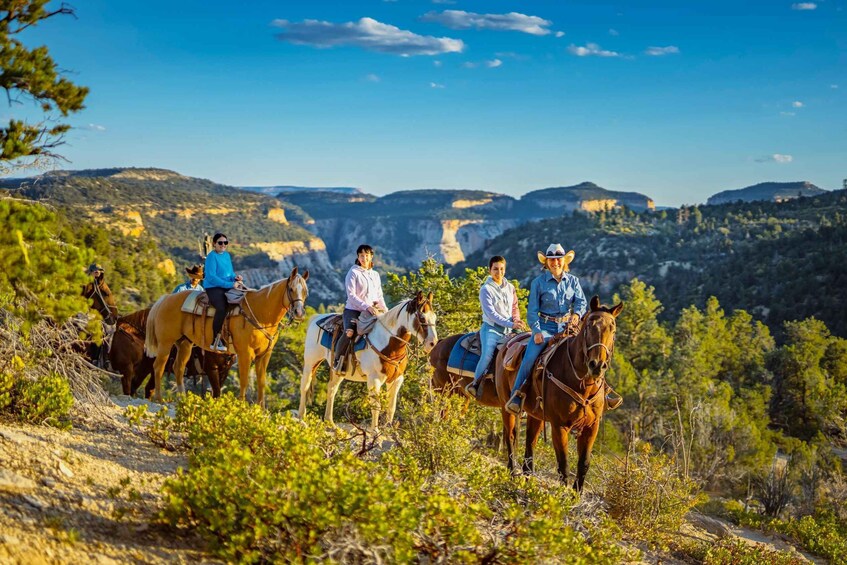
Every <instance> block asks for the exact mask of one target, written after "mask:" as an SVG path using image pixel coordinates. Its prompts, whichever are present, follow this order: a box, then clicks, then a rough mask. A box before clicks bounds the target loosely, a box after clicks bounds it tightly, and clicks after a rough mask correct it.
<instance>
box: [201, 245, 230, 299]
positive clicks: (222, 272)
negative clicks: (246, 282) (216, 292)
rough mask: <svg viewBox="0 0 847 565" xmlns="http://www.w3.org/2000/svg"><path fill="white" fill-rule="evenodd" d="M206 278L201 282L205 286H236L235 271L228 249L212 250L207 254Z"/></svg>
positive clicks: (207, 287)
mask: <svg viewBox="0 0 847 565" xmlns="http://www.w3.org/2000/svg"><path fill="white" fill-rule="evenodd" d="M205 275H206V278H204V279H203V282H202V283H200V284H202V285H203V288H205V289H207V290H208V289H210V288H232V287H234V286H235V271H234V270H233V269H232V258H231V257H230V255H229V252H228V251H224V252H223V253H218V252H217V251H212V252H211V253H209V254H208V255H206V268H205Z"/></svg>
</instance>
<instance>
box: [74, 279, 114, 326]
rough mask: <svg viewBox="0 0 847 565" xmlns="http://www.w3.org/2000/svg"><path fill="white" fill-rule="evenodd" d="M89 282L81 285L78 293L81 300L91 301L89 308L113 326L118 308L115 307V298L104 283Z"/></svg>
mask: <svg viewBox="0 0 847 565" xmlns="http://www.w3.org/2000/svg"><path fill="white" fill-rule="evenodd" d="M96 282H97V284H95V281H90V282H88V283H87V284H85V285H83V287H82V292H81V293H80V294H81V295H82V296H83V298H89V299H91V307H92V308H93V309H94V310H97V311H98V312H99V313H100V315H101V316H102V317H103V321H104V322H106V323H107V324H109V325H110V326H111V325H114V324H115V322H116V321H117V320H118V307H117V306H116V305H115V297H114V295H113V294H112V291H111V290H110V289H109V286H108V285H107V284H106V283H105V282H101V281H96Z"/></svg>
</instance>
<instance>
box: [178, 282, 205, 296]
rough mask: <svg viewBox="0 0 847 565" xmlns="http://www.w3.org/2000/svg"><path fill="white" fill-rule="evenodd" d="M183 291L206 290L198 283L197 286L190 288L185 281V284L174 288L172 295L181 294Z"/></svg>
mask: <svg viewBox="0 0 847 565" xmlns="http://www.w3.org/2000/svg"><path fill="white" fill-rule="evenodd" d="M183 290H206V289H204V288H203V285H202V284H200V283H198V284H197V286H195V287H192V286H191V283H190V282H188V281H186V282H184V283H182V284H181V285H179V286H178V287H176V288H175V289H174V291H173V293H172V294H176V293H177V292H182V291H183Z"/></svg>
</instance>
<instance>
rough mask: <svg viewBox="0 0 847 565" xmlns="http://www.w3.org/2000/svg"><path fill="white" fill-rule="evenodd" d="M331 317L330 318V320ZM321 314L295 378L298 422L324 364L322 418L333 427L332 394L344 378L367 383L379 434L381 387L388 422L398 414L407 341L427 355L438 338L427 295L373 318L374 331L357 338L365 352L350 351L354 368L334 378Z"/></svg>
mask: <svg viewBox="0 0 847 565" xmlns="http://www.w3.org/2000/svg"><path fill="white" fill-rule="evenodd" d="M331 315H332V314H330V316H331ZM327 317H328V316H327V315H326V314H322V315H318V316H313V317H312V319H311V320H309V328H308V330H307V331H306V348H305V351H304V353H303V376H302V377H301V379H300V410H299V412H298V414H299V415H300V417H301V418H302V417H303V416H304V415H305V414H306V404H307V403H308V402H310V401H311V398H312V396H313V392H314V386H315V380H316V378H315V374H316V372H317V369H318V366H320V364H321V363H323V362H324V361H326V362H327V365H329V366H330V371H329V383H328V384H327V399H326V412H325V413H324V419H325V420H326V421H328V422H330V423H332V421H333V420H332V411H333V406H334V402H335V395H336V394H337V393H338V388H339V386H341V381H342V380H344V379H347V380H351V381H357V382H366V383H367V384H368V392H369V394H370V395H371V400H372V406H373V408H371V431H373V432H374V433H377V432H378V430H379V427H378V424H379V412H380V409H379V393H380V390H381V389H382V387H383V385H387V386H388V413H387V415H386V420H387V423H388V424H390V423H391V421H392V420H393V419H394V411H395V410H396V409H397V394H398V392H399V391H400V385H402V384H403V378H404V377H403V373H404V371H405V370H406V364H407V363H408V361H409V349H408V348H409V345H410V340H411V339H412V336H414V337H415V339H416V340H418V341H419V342H422V343H423V345H424V351H426V352H427V353H428V352H429V351H430V350H432V348H433V347H435V344H436V342H437V341H438V335H437V333H436V331H435V312H434V311H433V309H432V293H430V294H429V296H426V297H425V296H424V294H423V292H420V291H419V292H418V293H417V295H416V296H415V297H414V298H411V299H409V300H405V301H403V302H401V303H400V304H398V305H397V306H395V307H394V308H391V309H390V310H389V311H388V312H385V313H384V314H380V315H378V316H377V317H376V318H377V319H376V323H375V324H374V326H373V329H372V330H371V331H370V333H368V334H367V335H365V336H363V337H362V338H361V339H362V340H365V341H364V343H365V345H366V346H365V347H364V348H362V349H359V350H358V351H355V353H354V355H355V358H356V361H357V362H356V363H348V365H352V367H351V366H348V367H347V369H346V370H345V371H344V372H342V373H337V372H335V370H333V369H332V364H333V363H332V350H331V348H330V347H326V346H325V345H323V344H321V334H322V333H323V332H324V331H325V330H323V329H322V328H321V327H320V326H319V325H318V323H319V322H320V321H321V320H323V319H324V318H327Z"/></svg>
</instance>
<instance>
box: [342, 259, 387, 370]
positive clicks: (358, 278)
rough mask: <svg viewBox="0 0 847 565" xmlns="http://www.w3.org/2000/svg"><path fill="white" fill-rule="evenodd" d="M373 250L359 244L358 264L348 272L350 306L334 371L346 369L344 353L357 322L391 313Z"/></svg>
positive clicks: (346, 311)
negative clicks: (374, 262)
mask: <svg viewBox="0 0 847 565" xmlns="http://www.w3.org/2000/svg"><path fill="white" fill-rule="evenodd" d="M373 260H374V250H373V248H372V247H371V246H370V245H364V244H363V245H360V246H359V247H358V249H356V264H355V265H353V266H352V267H350V270H349V271H347V276H346V277H345V278H344V288H345V290H346V291H347V303H346V304H345V305H344V314H343V320H344V332H343V333H342V334H341V336H340V337H339V338H338V343H336V344H335V363H333V366H334V367H335V370H336V371H337V372H338V371H341V370H343V363H344V353H346V351H347V347H348V345H349V344H350V340H351V339H352V338H353V331H354V323H353V320H358V319H359V316H361V315H362V312H368V313H369V314H371V315H372V316H376V315H377V314H381V313H382V312H386V311H387V310H388V306H386V305H385V298H383V296H382V281H381V280H380V278H379V273H377V272H376V271H374V270H373Z"/></svg>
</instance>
